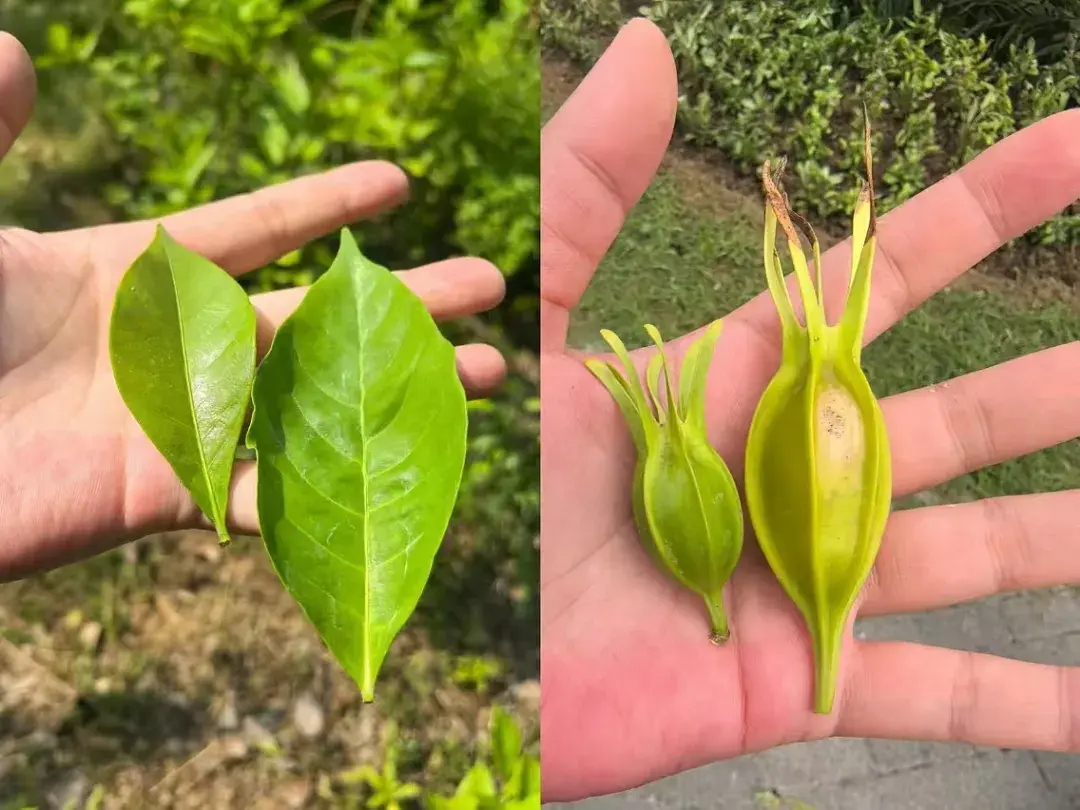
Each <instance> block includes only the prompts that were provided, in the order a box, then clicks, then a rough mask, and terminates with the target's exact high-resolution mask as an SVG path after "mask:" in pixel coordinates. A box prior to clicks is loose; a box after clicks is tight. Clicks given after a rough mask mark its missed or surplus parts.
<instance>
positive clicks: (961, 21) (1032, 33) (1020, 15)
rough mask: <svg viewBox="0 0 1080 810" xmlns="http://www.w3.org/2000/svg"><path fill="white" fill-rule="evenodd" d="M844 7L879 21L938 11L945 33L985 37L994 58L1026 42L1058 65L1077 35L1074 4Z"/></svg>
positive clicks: (1026, 0) (880, 2) (940, 2)
mask: <svg viewBox="0 0 1080 810" xmlns="http://www.w3.org/2000/svg"><path fill="white" fill-rule="evenodd" d="M844 5H846V6H847V7H848V8H850V9H852V10H856V11H861V10H866V11H869V12H870V13H872V14H876V15H877V16H878V17H880V18H881V19H901V18H905V17H908V18H910V17H912V16H916V15H918V14H920V13H921V11H922V9H923V8H933V9H938V10H940V12H941V21H942V25H944V26H945V27H946V28H947V29H948V30H950V31H952V32H954V33H956V34H959V35H960V36H963V37H978V36H981V35H984V34H985V35H986V37H987V39H988V40H989V41H990V52H991V54H992V55H993V56H994V57H995V58H997V57H999V56H1006V55H1007V54H1008V51H1009V49H1010V47H1012V46H1013V45H1016V46H1018V47H1023V46H1024V43H1026V42H1027V41H1028V40H1031V41H1032V42H1033V44H1034V45H1035V51H1036V54H1037V55H1038V57H1039V58H1040V59H1049V60H1053V59H1059V58H1061V57H1062V56H1064V55H1065V54H1066V53H1067V52H1069V51H1071V50H1072V49H1073V48H1074V46H1075V43H1076V38H1077V35H1080V2H1078V0H937V2H923V0H845V3H844Z"/></svg>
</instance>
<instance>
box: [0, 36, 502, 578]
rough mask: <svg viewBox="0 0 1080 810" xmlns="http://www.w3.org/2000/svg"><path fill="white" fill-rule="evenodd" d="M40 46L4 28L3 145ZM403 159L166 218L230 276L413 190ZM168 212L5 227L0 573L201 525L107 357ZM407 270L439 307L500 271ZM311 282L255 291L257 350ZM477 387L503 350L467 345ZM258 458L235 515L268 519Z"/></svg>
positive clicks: (490, 293) (22, 112) (472, 389)
mask: <svg viewBox="0 0 1080 810" xmlns="http://www.w3.org/2000/svg"><path fill="white" fill-rule="evenodd" d="M34 97H35V79H34V72H33V68H32V66H31V62H30V59H29V57H28V56H27V54H26V52H25V50H24V49H23V48H22V46H21V45H20V44H19V43H18V42H17V41H16V40H15V39H14V38H13V37H11V36H10V35H8V34H5V33H2V32H0V158H2V157H3V155H4V154H6V153H7V151H8V150H9V149H10V147H11V145H12V143H14V141H15V138H16V137H17V136H18V134H19V132H20V131H21V130H22V129H23V127H24V126H25V125H26V123H27V121H28V119H29V118H30V115H31V111H32V108H33V105H34ZM407 196H408V182H407V179H406V177H405V174H404V173H403V172H402V171H401V170H400V169H398V168H397V167H396V166H393V165H391V164H387V163H381V162H364V163H356V164H351V165H346V166H342V167H340V168H337V169H334V170H332V171H328V172H325V173H323V174H318V175H312V176H308V177H303V178H299V179H296V180H293V181H290V182H288V183H285V184H282V185H279V186H275V187H270V188H266V189H263V190H261V191H257V192H255V193H253V194H249V195H244V196H240V197H234V198H232V199H228V200H224V201H222V202H217V203H213V204H210V205H207V206H204V207H200V208H196V209H192V210H190V211H186V212H183V213H180V214H177V215H175V216H171V217H168V218H167V219H165V220H163V222H164V225H165V227H166V228H167V229H168V230H169V232H170V233H171V234H172V236H173V237H174V238H175V239H176V240H177V241H178V242H180V243H181V244H184V245H185V246H187V247H188V248H191V249H192V250H196V251H198V252H200V253H202V254H203V255H205V256H207V257H208V258H209V259H211V260H212V261H214V262H216V263H218V264H219V265H220V266H222V267H224V268H225V269H226V270H228V271H229V272H230V273H232V274H234V275H242V274H244V273H247V272H250V271H252V270H256V269H258V268H260V267H263V266H265V265H266V264H268V263H270V262H272V261H273V260H274V259H276V258H277V257H279V256H282V255H284V254H285V253H288V252H289V251H292V250H294V249H296V248H299V247H301V246H302V245H304V244H305V243H307V242H309V241H311V240H312V239H315V238H317V237H319V236H322V235H324V234H327V233H332V232H336V231H337V230H338V229H340V228H341V227H342V226H344V225H347V224H349V223H352V222H355V221H357V220H361V219H365V218H368V217H371V216H374V215H376V214H378V213H380V212H382V211H384V210H386V209H388V208H390V207H392V206H395V205H398V204H400V203H402V202H404V201H405V199H406V198H407ZM155 225H156V222H152V221H144V222H131V223H123V224H114V225H105V226H101V227H94V228H85V229H79V230H73V231H66V232H60V233H48V234H41V233H34V232H31V231H26V230H20V229H13V228H7V229H0V581H4V580H11V579H15V578H19V577H23V576H27V575H29V574H32V573H34V572H37V571H41V570H44V569H47V568H53V567H56V566H60V565H64V564H68V563H71V562H75V561H77V560H80V559H83V558H85V557H88V556H91V555H93V554H97V553H100V552H102V551H105V550H107V549H110V548H112V547H114V546H117V545H119V544H121V543H123V542H125V541H128V540H132V539H135V538H139V537H143V536H145V535H148V534H153V533H156V532H162V531H168V530H174V529H185V528H205V527H207V525H208V524H207V522H206V521H205V519H204V518H203V517H202V516H201V514H200V513H199V511H198V510H197V508H196V507H195V504H194V502H193V501H192V500H191V498H190V496H189V495H188V494H187V491H186V490H185V489H184V488H183V486H182V485H181V484H180V482H179V480H178V479H177V478H176V476H175V475H174V474H173V472H172V470H171V468H170V467H169V466H168V464H167V463H166V461H165V460H164V458H162V457H161V455H160V454H159V453H158V452H157V450H156V449H155V448H154V447H153V445H152V444H150V442H149V440H148V439H147V438H146V437H145V435H144V434H143V433H142V431H141V429H140V428H139V427H138V425H137V424H136V423H135V421H134V420H133V419H132V418H131V416H130V415H129V414H128V412H127V409H126V408H125V407H124V404H123V402H122V400H121V399H120V395H119V393H118V392H117V390H116V385H115V383H114V382H113V377H112V370H111V368H110V366H109V352H108V331H109V329H108V326H109V316H110V313H111V308H112V300H113V296H114V294H115V292H116V286H117V284H118V283H119V281H120V278H121V277H122V276H123V274H124V272H125V270H126V269H127V267H128V266H129V265H130V264H131V262H132V260H133V259H134V258H135V257H136V256H137V255H139V254H140V253H141V252H142V251H143V250H145V249H146V247H147V246H148V245H149V244H150V242H151V240H152V239H153V235H154V228H155ZM400 277H401V278H402V280H403V281H404V282H405V283H406V284H407V285H408V286H409V287H410V289H412V291H413V292H415V293H416V294H417V295H418V296H420V298H421V299H422V300H423V301H424V303H425V305H426V306H427V308H428V310H429V311H430V312H431V313H432V314H433V315H434V316H435V317H436V318H437V319H448V318H458V317H463V316H466V315H471V314H474V313H477V312H480V311H483V310H486V309H489V308H491V307H493V306H495V305H496V304H498V303H499V301H500V300H501V299H502V297H503V294H504V283H503V277H502V274H501V273H500V272H499V271H498V269H497V268H495V267H494V266H493V265H491V264H490V263H488V262H485V261H482V260H480V259H472V258H461V259H451V260H448V261H442V262H437V263H435V264H431V265H427V266H424V267H419V268H416V269H413V270H407V271H404V272H401V273H400ZM303 294H304V289H292V290H285V291H280V292H273V293H267V294H263V295H256V296H253V298H252V300H253V303H254V305H255V308H256V311H257V314H258V323H259V354H260V357H261V356H262V355H263V354H265V352H266V351H267V349H269V346H270V341H271V339H272V338H273V335H274V330H275V329H276V327H277V326H278V325H279V324H280V323H281V322H282V321H283V320H284V319H285V317H286V316H288V314H289V313H290V312H291V311H292V310H293V309H294V308H295V307H296V306H297V304H299V302H300V300H301V298H302V297H303ZM457 361H458V369H459V373H460V376H461V379H462V381H463V384H464V385H465V387H466V389H467V391H468V392H469V393H470V395H478V394H483V393H484V392H486V391H488V390H490V389H492V388H494V387H496V386H498V385H499V383H500V382H501V381H502V378H503V376H504V375H505V373H506V365H505V362H504V360H503V358H502V356H501V355H500V354H499V352H498V351H497V350H495V349H494V348H493V347H491V346H487V345H483V344H475V345H466V346H461V347H458V349H457ZM255 492H256V484H255V470H254V465H253V464H251V463H244V464H241V465H238V470H237V472H236V473H235V474H234V479H233V487H232V495H231V502H230V514H229V522H230V524H231V527H232V529H233V531H235V532H236V533H249V534H253V533H257V532H258V521H257V517H256V511H255Z"/></svg>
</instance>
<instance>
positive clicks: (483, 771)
mask: <svg viewBox="0 0 1080 810" xmlns="http://www.w3.org/2000/svg"><path fill="white" fill-rule="evenodd" d="M454 795H455V796H458V797H461V798H465V797H471V798H476V799H486V798H494V797H495V796H497V795H498V794H497V793H496V790H495V778H494V777H493V776H492V775H491V770H490V769H489V768H488V766H487V765H485V764H484V763H483V762H477V763H476V764H475V765H473V766H472V767H471V768H470V769H469V772H468V773H467V774H465V776H464V778H462V780H461V782H459V783H458V787H457V792H456V793H455V794H454Z"/></svg>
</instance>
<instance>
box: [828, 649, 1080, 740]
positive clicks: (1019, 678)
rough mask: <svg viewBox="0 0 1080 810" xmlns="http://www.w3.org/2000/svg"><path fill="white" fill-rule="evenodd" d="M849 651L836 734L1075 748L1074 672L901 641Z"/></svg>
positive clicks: (1078, 725)
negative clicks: (849, 655)
mask: <svg viewBox="0 0 1080 810" xmlns="http://www.w3.org/2000/svg"><path fill="white" fill-rule="evenodd" d="M856 649H857V650H858V654H857V655H854V656H852V658H853V659H854V662H853V665H852V671H851V673H850V677H849V679H848V681H847V688H846V690H845V693H844V697H843V703H842V704H841V708H840V714H839V720H838V724H837V728H836V732H835V733H836V735H837V736H842V737H881V738H894V739H906V740H916V739H917V740H940V741H963V742H968V743H972V744H974V745H983V746H994V747H1008V748H1027V749H1041V750H1056V751H1077V750H1080V670H1077V669H1075V668H1067V667H1052V666H1046V665H1042V664H1032V663H1027V662H1023V661H1013V660H1010V659H1007V658H998V657H995V656H991V655H982V654H979V653H971V652H960V651H958V650H947V649H941V648H937V647H925V646H921V645H918V644H908V643H902V642H875V643H865V642H864V643H861V644H859V645H857V648H856Z"/></svg>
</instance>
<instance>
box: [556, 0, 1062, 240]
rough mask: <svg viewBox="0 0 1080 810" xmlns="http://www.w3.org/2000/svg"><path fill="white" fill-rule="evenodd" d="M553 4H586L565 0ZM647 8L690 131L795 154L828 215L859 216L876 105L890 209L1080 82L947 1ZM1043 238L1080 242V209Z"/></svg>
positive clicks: (801, 188) (660, 4)
mask: <svg viewBox="0 0 1080 810" xmlns="http://www.w3.org/2000/svg"><path fill="white" fill-rule="evenodd" d="M549 2H550V3H551V5H553V6H555V7H557V8H558V9H561V10H562V13H563V14H564V15H569V16H571V17H573V16H574V12H573V11H572V9H571V8H570V6H569V5H568V4H566V3H565V2H562V0H549ZM642 11H643V13H644V14H645V15H646V16H648V17H650V18H651V19H652V20H653V21H654V22H656V23H657V24H658V25H659V26H660V27H661V28H662V29H663V30H664V31H665V32H666V34H667V36H668V39H669V42H670V44H671V47H672V51H673V53H674V55H675V58H676V60H677V63H678V68H679V79H680V85H681V91H682V97H681V99H680V106H679V120H680V123H681V126H682V128H683V131H684V133H685V134H686V136H687V138H688V139H689V140H691V141H697V142H698V143H701V144H703V145H706V146H713V147H717V148H719V149H720V150H721V151H722V152H723V153H724V154H726V155H728V156H729V157H730V158H731V159H732V160H733V161H734V162H735V163H736V165H738V166H740V167H741V168H743V169H744V170H746V171H756V170H757V169H758V168H759V167H760V163H761V161H763V160H764V159H765V158H766V157H776V156H779V155H788V156H789V157H790V158H791V159H792V161H793V163H794V166H795V171H796V172H797V174H798V176H797V179H796V180H795V181H794V182H792V184H791V191H792V197H793V201H794V203H795V205H796V206H797V207H799V208H801V209H803V210H805V211H808V212H810V213H812V214H813V215H815V216H816V217H819V218H829V217H836V218H845V219H846V218H847V217H848V216H850V211H851V208H852V206H853V204H854V197H855V194H857V190H858V188H859V183H860V172H861V162H860V154H861V148H862V104H863V103H865V104H866V107H867V109H868V111H869V114H870V118H871V121H872V122H873V125H874V128H875V130H876V132H875V136H874V138H875V144H874V149H875V152H876V153H877V154H879V155H880V156H881V165H882V166H883V167H884V175H883V177H882V178H881V180H880V188H879V189H878V190H879V192H880V199H879V205H880V207H881V209H882V211H887V210H889V209H890V208H893V207H895V206H896V205H898V204H900V203H902V202H903V201H905V200H907V199H909V198H910V197H912V196H913V195H914V194H916V193H917V192H918V191H920V190H921V189H923V188H925V187H926V186H927V185H928V184H930V183H932V182H934V181H935V180H937V179H939V178H940V177H942V176H943V175H945V174H946V173H948V172H949V171H952V170H953V169H956V168H957V167H959V166H960V165H962V164H963V163H965V162H967V161H969V160H970V159H971V158H973V157H974V156H975V155H976V154H978V153H979V152H980V151H982V150H984V149H985V148H986V147H988V146H990V145H991V144H993V143H994V142H996V141H998V140H1000V139H1002V138H1004V137H1005V136H1007V135H1009V134H1010V133H1012V132H1014V131H1015V130H1017V129H1019V128H1020V127H1022V126H1024V125H1026V124H1028V123H1030V122H1032V121H1035V120H1038V119H1039V118H1042V117H1045V116H1046V115H1049V114H1050V113H1053V112H1055V111H1058V110H1061V109H1064V108H1065V107H1066V105H1067V104H1068V102H1069V99H1070V96H1071V94H1072V93H1073V92H1074V90H1075V88H1076V87H1077V77H1076V70H1075V64H1074V61H1073V59H1072V56H1071V54H1068V55H1066V56H1065V57H1063V58H1062V59H1061V60H1059V61H1057V62H1054V63H1052V64H1048V65H1047V64H1043V63H1041V62H1040V61H1039V59H1038V57H1037V55H1036V51H1035V46H1034V44H1033V43H1032V42H1030V41H1029V42H1027V43H1026V44H1024V45H1022V46H1020V45H1016V44H1013V45H1011V46H1010V47H1009V49H1008V51H1007V54H1006V56H1005V57H1004V58H1003V59H1002V61H1000V62H998V61H995V60H994V59H992V58H991V56H990V53H989V50H990V44H989V40H988V39H987V38H986V37H985V36H980V37H979V38H977V39H972V38H965V37H963V36H959V35H957V34H955V33H951V32H949V31H947V30H945V29H944V28H943V27H942V25H941V18H940V14H939V13H938V12H937V11H925V10H916V11H914V12H913V13H912V15H911V16H910V18H906V19H904V20H902V21H900V22H897V23H895V24H894V23H891V22H889V21H888V20H883V19H882V18H880V17H879V16H877V15H875V14H870V13H855V14H843V13H839V10H838V6H837V4H836V3H835V2H833V1H832V0H790V2H785V3H772V2H765V1H764V0H727V2H722V3H721V2H695V3H690V2H685V1H684V0H654V2H651V3H649V4H647V5H646V6H644V7H643V9H642ZM547 36H548V41H555V42H556V43H558V44H561V45H562V46H564V47H565V46H566V45H567V42H568V40H567V39H566V38H565V37H563V38H561V40H560V37H559V36H558V35H554V34H552V33H551V32H550V31H549V32H548V34H547ZM571 44H572V42H571ZM575 55H578V56H579V57H580V56H581V55H582V54H580V53H579V54H575ZM1033 238H1034V239H1036V240H1038V241H1042V242H1044V243H1051V242H1058V241H1074V240H1075V239H1077V238H1080V217H1078V216H1077V214H1076V213H1075V212H1073V213H1070V214H1068V215H1066V216H1062V217H1059V218H1058V219H1057V220H1055V221H1053V222H1051V223H1049V224H1047V225H1045V226H1043V227H1042V228H1040V229H1038V230H1037V231H1036V232H1035V234H1034V237H1033Z"/></svg>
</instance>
